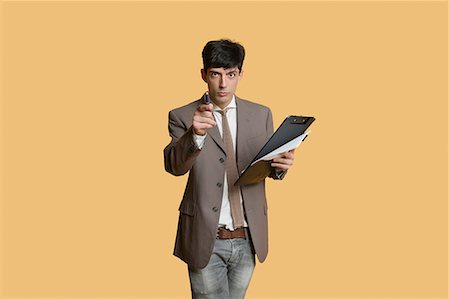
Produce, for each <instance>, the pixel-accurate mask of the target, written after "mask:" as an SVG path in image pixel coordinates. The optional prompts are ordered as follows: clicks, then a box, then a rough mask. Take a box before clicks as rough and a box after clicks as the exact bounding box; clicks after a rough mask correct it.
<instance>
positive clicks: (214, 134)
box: [208, 126, 225, 153]
mask: <svg viewBox="0 0 450 299" xmlns="http://www.w3.org/2000/svg"><path fill="white" fill-rule="evenodd" d="M208 135H209V136H210V137H211V139H212V140H214V142H215V143H216V144H217V146H219V148H220V149H221V150H222V151H223V152H224V153H225V144H224V143H223V139H222V137H221V136H220V133H219V129H218V128H217V126H214V127H213V128H211V129H208Z"/></svg>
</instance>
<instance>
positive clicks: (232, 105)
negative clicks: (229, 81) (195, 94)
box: [213, 95, 236, 111]
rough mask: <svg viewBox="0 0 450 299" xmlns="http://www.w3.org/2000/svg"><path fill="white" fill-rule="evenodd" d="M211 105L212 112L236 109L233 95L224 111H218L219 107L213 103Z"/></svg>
mask: <svg viewBox="0 0 450 299" xmlns="http://www.w3.org/2000/svg"><path fill="white" fill-rule="evenodd" d="M213 105H214V111H219V110H224V109H226V108H236V97H235V96H234V95H233V98H232V99H231V102H230V104H228V106H226V107H225V108H224V109H220V107H219V106H217V105H216V104H214V103H213Z"/></svg>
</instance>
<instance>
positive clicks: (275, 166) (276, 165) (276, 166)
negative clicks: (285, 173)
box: [270, 163, 291, 170]
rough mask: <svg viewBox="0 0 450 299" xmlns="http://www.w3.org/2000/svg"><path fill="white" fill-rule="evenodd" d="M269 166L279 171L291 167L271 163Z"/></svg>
mask: <svg viewBox="0 0 450 299" xmlns="http://www.w3.org/2000/svg"><path fill="white" fill-rule="evenodd" d="M270 166H272V167H274V168H278V169H281V170H288V169H289V168H290V167H291V165H287V164H280V163H271V164H270Z"/></svg>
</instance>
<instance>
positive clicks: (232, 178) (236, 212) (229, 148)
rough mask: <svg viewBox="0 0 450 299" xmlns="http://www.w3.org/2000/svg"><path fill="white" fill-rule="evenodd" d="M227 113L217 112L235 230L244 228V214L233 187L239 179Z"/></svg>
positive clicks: (236, 189) (235, 188) (235, 189)
mask: <svg viewBox="0 0 450 299" xmlns="http://www.w3.org/2000/svg"><path fill="white" fill-rule="evenodd" d="M227 111H228V108H226V109H224V110H219V113H220V114H222V131H223V133H222V138H223V142H224V144H225V154H226V155H227V162H226V171H227V181H228V199H229V200H230V206H231V217H232V218H233V226H234V228H235V229H236V228H239V227H243V226H244V213H243V212H242V205H241V201H240V197H239V191H240V189H239V187H237V186H235V185H234V183H235V182H236V181H237V179H238V178H239V175H238V169H237V165H236V158H235V156H234V146H233V139H232V137H231V132H230V126H229V125H228V119H227Z"/></svg>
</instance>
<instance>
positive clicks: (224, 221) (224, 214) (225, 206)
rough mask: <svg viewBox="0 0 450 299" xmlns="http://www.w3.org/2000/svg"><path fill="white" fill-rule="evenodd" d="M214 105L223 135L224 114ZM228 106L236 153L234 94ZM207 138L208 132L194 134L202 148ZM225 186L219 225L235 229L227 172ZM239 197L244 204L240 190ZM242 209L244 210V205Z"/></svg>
mask: <svg viewBox="0 0 450 299" xmlns="http://www.w3.org/2000/svg"><path fill="white" fill-rule="evenodd" d="M213 105H214V110H213V115H214V119H215V121H216V125H217V129H218V130H219V133H220V136H223V128H222V115H221V114H220V112H219V110H222V109H220V107H219V106H217V105H215V104H214V103H213ZM226 108H228V111H227V119H228V125H229V126H230V132H231V138H232V139H233V146H234V152H235V153H236V131H237V112H236V99H235V97H234V95H233V98H232V99H231V102H230V104H228V106H227V107H226ZM205 138H206V134H205V135H203V136H201V135H196V134H194V140H195V142H196V143H197V146H198V148H200V149H201V148H202V147H203V145H204V144H205ZM223 186H224V188H223V194H222V207H221V209H220V217H219V226H225V228H227V229H230V230H234V227H233V218H232V217H231V207H230V201H229V199H228V181H227V174H226V172H225V178H224V181H223ZM239 190H240V189H239ZM239 197H240V200H241V205H242V194H241V192H239ZM242 211H244V208H243V207H242ZM244 226H245V227H248V224H247V221H245V219H244Z"/></svg>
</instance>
